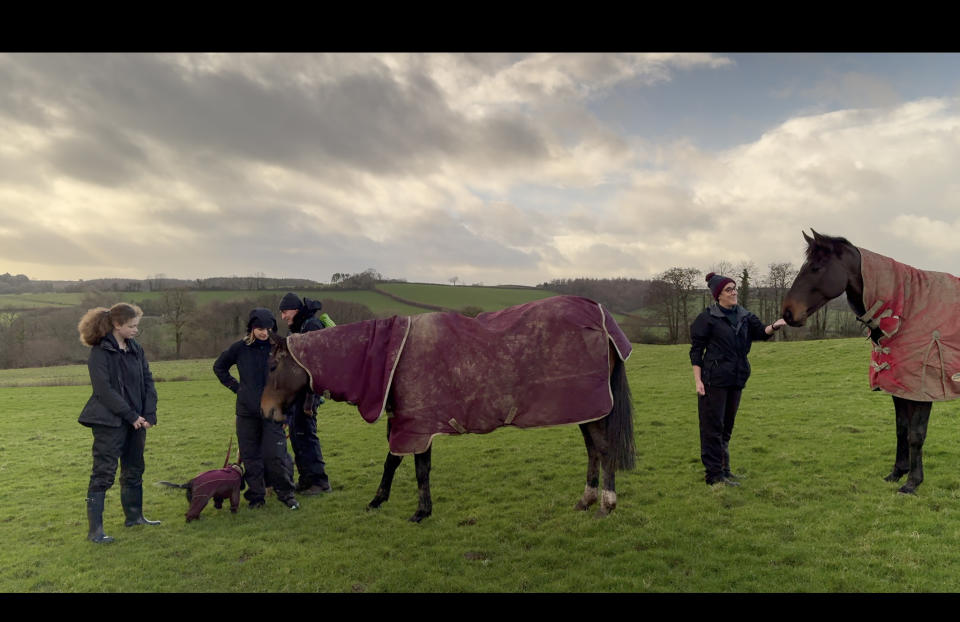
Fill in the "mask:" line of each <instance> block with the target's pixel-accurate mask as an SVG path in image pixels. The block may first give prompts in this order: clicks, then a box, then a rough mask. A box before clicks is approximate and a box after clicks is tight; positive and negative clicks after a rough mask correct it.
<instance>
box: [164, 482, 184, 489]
mask: <svg viewBox="0 0 960 622" xmlns="http://www.w3.org/2000/svg"><path fill="white" fill-rule="evenodd" d="M157 483H158V484H161V485H163V486H169V487H170V488H189V487H190V484H174V483H173V482H157Z"/></svg>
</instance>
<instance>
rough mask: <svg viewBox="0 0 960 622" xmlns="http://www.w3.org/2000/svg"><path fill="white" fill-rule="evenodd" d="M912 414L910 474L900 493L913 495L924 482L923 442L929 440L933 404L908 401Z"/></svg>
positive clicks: (909, 426)
mask: <svg viewBox="0 0 960 622" xmlns="http://www.w3.org/2000/svg"><path fill="white" fill-rule="evenodd" d="M906 401H907V403H908V406H907V409H908V412H909V413H910V417H909V423H908V429H907V440H908V441H909V442H910V473H909V475H907V483H906V484H904V485H903V486H901V487H900V489H899V491H898V492H902V493H907V494H909V493H913V492H915V491H916V489H917V487H918V486H919V485H920V483H921V482H923V442H924V441H925V440H926V438H927V424H928V423H929V422H930V410H931V408H932V407H933V402H915V401H912V400H906Z"/></svg>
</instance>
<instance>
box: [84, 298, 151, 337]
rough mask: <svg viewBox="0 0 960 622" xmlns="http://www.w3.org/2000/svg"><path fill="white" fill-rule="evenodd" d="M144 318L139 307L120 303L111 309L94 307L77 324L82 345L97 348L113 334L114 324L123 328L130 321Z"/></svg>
mask: <svg viewBox="0 0 960 622" xmlns="http://www.w3.org/2000/svg"><path fill="white" fill-rule="evenodd" d="M138 317H143V310H142V309H141V308H140V307H138V306H137V305H133V304H128V303H126V302H118V303H117V304H115V305H113V306H112V307H110V308H109V309H108V308H106V307H94V308H93V309H90V310H88V311H87V312H86V313H84V314H83V317H82V318H80V322H79V323H78V324H77V332H79V333H80V343H82V344H83V345H85V346H95V345H97V344H98V343H100V340H101V339H103V338H104V337H106V336H107V335H109V334H110V333H111V332H113V327H114V324H117V325H120V326H123V325H124V324H126V323H127V322H129V321H130V320H132V319H134V318H138Z"/></svg>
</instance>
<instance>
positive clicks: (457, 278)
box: [447, 276, 460, 287]
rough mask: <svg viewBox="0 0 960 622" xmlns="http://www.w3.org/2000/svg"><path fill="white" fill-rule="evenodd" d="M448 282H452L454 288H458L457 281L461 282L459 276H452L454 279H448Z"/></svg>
mask: <svg viewBox="0 0 960 622" xmlns="http://www.w3.org/2000/svg"><path fill="white" fill-rule="evenodd" d="M447 280H448V281H450V282H451V283H453V286H454V287H456V286H457V281H459V280H460V277H458V276H452V277H450V278H449V279H447Z"/></svg>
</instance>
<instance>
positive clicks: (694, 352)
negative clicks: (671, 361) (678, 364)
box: [690, 303, 773, 389]
mask: <svg viewBox="0 0 960 622" xmlns="http://www.w3.org/2000/svg"><path fill="white" fill-rule="evenodd" d="M772 336H773V335H768V334H767V333H766V325H765V324H763V322H761V321H760V318H758V317H757V316H756V315H754V314H753V313H751V312H749V311H747V310H746V309H744V308H743V307H741V306H740V305H737V315H736V320H735V325H734V324H731V323H730V321H729V320H728V319H727V317H726V315H725V314H724V313H723V311H722V310H721V309H720V305H719V304H717V303H714V304H712V305H710V306H709V307H707V308H706V309H704V310H703V312H702V313H700V315H698V316H697V319H695V320H694V321H693V324H692V325H691V326H690V364H691V365H699V366H700V368H701V373H700V379H701V380H703V384H705V385H709V386H714V387H735V388H739V389H742V388H743V387H744V386H745V385H746V384H747V379H748V378H749V377H750V362H749V361H748V360H747V355H748V354H749V353H750V346H751V344H752V343H753V342H754V341H766V340H767V339H770V338H771V337H772Z"/></svg>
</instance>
